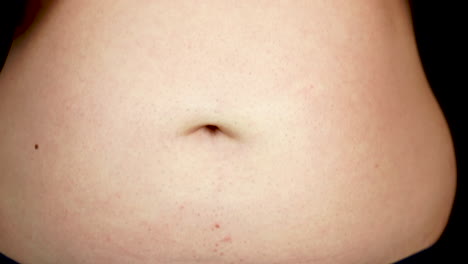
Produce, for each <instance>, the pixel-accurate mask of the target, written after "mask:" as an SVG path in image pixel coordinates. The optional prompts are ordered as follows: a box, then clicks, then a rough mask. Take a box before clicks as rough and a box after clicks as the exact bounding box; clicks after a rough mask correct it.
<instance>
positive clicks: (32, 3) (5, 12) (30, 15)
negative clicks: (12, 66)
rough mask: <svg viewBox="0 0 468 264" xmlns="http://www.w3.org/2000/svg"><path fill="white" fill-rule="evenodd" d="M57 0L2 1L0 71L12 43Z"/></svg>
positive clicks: (0, 5)
mask: <svg viewBox="0 0 468 264" xmlns="http://www.w3.org/2000/svg"><path fill="white" fill-rule="evenodd" d="M55 2H56V1H55V0H2V1H0V72H1V70H2V68H3V65H4V63H5V61H6V59H7V57H8V53H9V51H10V48H11V46H12V44H13V43H14V42H15V41H16V40H17V39H20V38H22V36H23V35H27V34H26V33H27V32H28V31H30V30H31V28H33V27H34V24H35V23H37V21H39V20H40V19H41V18H42V17H43V16H44V14H46V13H47V12H48V10H49V9H50V8H51V7H52V6H53V4H54V3H55Z"/></svg>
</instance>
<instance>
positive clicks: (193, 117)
mask: <svg viewBox="0 0 468 264" xmlns="http://www.w3.org/2000/svg"><path fill="white" fill-rule="evenodd" d="M121 2H122V3H120V2H119V3H117V4H113V5H112V6H110V5H111V3H110V2H109V3H107V2H105V1H103V2H102V3H101V5H100V6H98V5H96V4H95V2H93V1H76V2H75V1H67V3H56V4H54V5H52V6H51V7H50V9H49V10H47V12H48V13H47V14H45V15H44V16H43V17H41V19H40V20H39V21H38V23H37V24H36V25H35V26H33V27H32V28H31V30H30V32H29V33H27V34H26V35H25V36H24V37H23V38H22V39H19V40H17V42H16V43H15V45H14V47H13V50H12V53H11V56H10V58H9V61H8V62H7V64H6V67H5V69H4V71H3V72H2V75H0V124H1V127H0V173H1V174H0V190H1V191H0V193H1V194H0V195H1V198H2V199H0V200H1V202H0V205H1V212H0V216H1V222H0V223H1V225H0V228H1V229H2V232H1V233H2V234H4V235H3V236H4V237H2V238H1V239H0V250H2V251H3V252H5V253H6V254H7V255H10V256H11V257H13V258H15V259H17V260H19V261H20V262H26V263H28V262H31V263H111V262H112V263H135V262H138V263H196V262H197V261H198V262H200V263H380V262H382V263H384V262H390V261H395V260H397V259H399V258H402V257H404V256H406V255H409V254H412V253H414V252H416V251H418V250H421V249H422V248H424V247H427V246H429V245H430V244H431V243H433V242H434V240H435V239H437V237H438V235H440V232H441V230H442V229H443V227H444V226H445V223H446V220H447V217H448V213H449V208H450V206H451V202H452V199H453V192H454V184H455V183H454V182H455V171H454V158H453V153H452V152H453V151H452V146H451V140H450V136H449V133H448V130H447V127H446V124H445V121H444V119H443V116H442V115H441V112H440V110H439V108H438V106H437V103H436V101H435V100H434V98H433V96H432V94H431V93H430V89H429V87H428V85H427V83H426V81H425V78H424V74H423V72H422V69H421V67H420V64H419V60H418V56H417V51H416V49H415V45H414V40H413V37H412V32H411V26H410V21H409V18H408V14H407V10H406V9H405V7H404V5H403V4H401V3H397V2H395V3H394V4H393V3H392V4H383V3H380V2H378V1H362V3H361V2H359V3H355V4H353V5H351V4H347V3H341V2H345V1H333V3H330V4H321V3H320V4H319V3H318V2H315V1H298V2H296V3H294V4H291V3H288V4H287V5H282V4H269V5H267V4H261V3H256V4H252V3H251V2H248V1H245V2H244V1H236V2H235V3H234V2H233V3H229V2H228V1H222V2H216V3H210V5H203V4H198V5H194V4H193V5H192V4H186V3H180V4H179V3H178V2H177V1H175V2H174V1H172V2H170V3H165V2H163V1H157V2H155V3H151V4H147V5H146V6H138V5H135V4H132V5H130V4H127V3H124V1H121ZM107 4H109V6H107ZM335 4H336V5H341V6H342V7H341V8H337V7H336V6H334V5H335ZM384 5H386V6H384ZM36 145H37V146H36ZM23 249H24V250H25V251H27V254H23V253H22V252H25V251H22V250H23Z"/></svg>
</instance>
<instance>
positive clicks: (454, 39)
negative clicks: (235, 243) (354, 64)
mask: <svg viewBox="0 0 468 264" xmlns="http://www.w3.org/2000/svg"><path fill="white" fill-rule="evenodd" d="M0 1H1V3H0V68H1V65H2V61H3V59H4V56H3V55H6V51H7V50H8V48H9V43H10V40H11V37H12V36H13V32H14V24H15V23H17V21H19V18H20V17H21V12H20V11H21V3H22V2H25V0H23V1H20V0H9V1H7V0H0ZM351 1H352V0H351ZM383 1H395V0H383ZM463 2H466V1H430V0H426V1H424V0H415V1H411V5H412V13H413V21H414V28H415V33H416V39H417V42H418V48H419V52H420V56H421V61H422V63H423V66H424V70H425V72H426V76H427V79H428V81H429V83H430V84H431V88H432V90H433V92H434V95H435V96H436V98H437V100H438V102H439V104H440V106H441V108H442V111H443V112H444V115H445V117H446V119H447V122H448V124H449V127H450V131H451V133H452V138H453V141H454V146H455V153H456V157H457V171H458V183H457V194H456V198H455V203H454V207H453V210H452V215H451V217H450V220H449V223H448V225H447V228H446V229H445V231H444V233H443V234H442V236H441V238H440V240H439V241H438V242H437V243H436V244H435V245H434V246H432V247H431V248H429V249H427V250H424V251H422V252H420V253H418V254H415V255H413V256H411V257H408V258H407V259H404V260H402V261H400V262H398V263H397V264H413V263H425V264H432V263H437V264H439V263H440V264H446V263H447V264H451V263H468V259H467V258H466V254H462V253H464V252H463V250H464V244H465V243H466V233H465V226H464V223H465V221H464V218H463V216H462V211H463V210H462V208H463V207H464V206H465V201H466V197H465V193H464V190H465V188H466V179H465V175H466V172H467V166H466V162H465V160H466V157H467V149H466V140H465V135H468V134H467V133H466V131H465V130H464V128H463V125H464V124H465V115H464V113H466V112H467V111H466V105H467V104H468V102H466V99H465V98H464V96H463V92H464V91H465V90H467V89H466V88H468V87H467V85H466V81H465V80H466V79H462V77H465V76H464V75H466V74H467V73H466V69H467V68H466V66H465V64H466V62H467V60H466V54H465V50H466V48H467V47H468V46H467V45H466V43H465V42H463V41H462V37H463V36H465V35H468V34H467V33H468V29H467V27H466V25H465V24H466V23H465V24H464V23H462V22H463V20H464V18H465V16H467V14H462V11H463V10H464V9H463V8H462V7H461V4H462V3H463ZM0 237H1V235H0ZM13 263H15V262H13V261H11V260H9V259H7V258H6V257H4V256H2V255H1V254H0V264H13ZM291 264H294V263H291Z"/></svg>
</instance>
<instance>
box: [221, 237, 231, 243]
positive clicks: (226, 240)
mask: <svg viewBox="0 0 468 264" xmlns="http://www.w3.org/2000/svg"><path fill="white" fill-rule="evenodd" d="M221 242H223V243H231V242H232V238H231V236H225V237H224V238H223V239H222V240H221Z"/></svg>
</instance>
